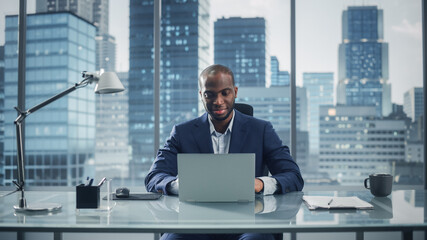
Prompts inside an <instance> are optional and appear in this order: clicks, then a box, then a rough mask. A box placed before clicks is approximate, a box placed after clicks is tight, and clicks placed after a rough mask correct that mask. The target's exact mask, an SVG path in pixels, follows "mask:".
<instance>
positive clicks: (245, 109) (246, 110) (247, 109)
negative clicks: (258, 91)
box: [234, 103, 254, 116]
mask: <svg viewBox="0 0 427 240" xmlns="http://www.w3.org/2000/svg"><path fill="white" fill-rule="evenodd" d="M234 108H235V109H237V111H239V112H241V113H243V114H246V115H249V116H253V115H254V108H253V107H252V106H251V105H249V104H246V103H234Z"/></svg>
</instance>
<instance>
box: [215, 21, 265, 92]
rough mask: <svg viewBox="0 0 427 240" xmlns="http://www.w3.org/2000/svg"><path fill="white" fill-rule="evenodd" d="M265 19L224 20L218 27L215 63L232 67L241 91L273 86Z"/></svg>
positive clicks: (219, 22)
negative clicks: (270, 82) (248, 88)
mask: <svg viewBox="0 0 427 240" xmlns="http://www.w3.org/2000/svg"><path fill="white" fill-rule="evenodd" d="M267 39H268V36H267V27H266V20H265V19H264V18H259V17H257V18H241V17H232V18H220V19H218V20H217V21H215V23H214V60H215V61H214V62H215V63H216V64H222V65H225V66H228V67H229V68H230V69H231V70H232V71H233V73H234V79H235V82H236V85H238V86H240V87H264V86H268V85H270V84H269V83H268V81H269V80H270V56H269V53H268V51H267V49H268V48H267V43H268V41H267Z"/></svg>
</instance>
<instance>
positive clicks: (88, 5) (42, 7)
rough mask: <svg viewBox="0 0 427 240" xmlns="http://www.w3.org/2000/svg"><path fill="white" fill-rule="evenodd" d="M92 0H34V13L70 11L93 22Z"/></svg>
mask: <svg viewBox="0 0 427 240" xmlns="http://www.w3.org/2000/svg"><path fill="white" fill-rule="evenodd" d="M93 3H94V0H36V13H45V12H72V13H74V14H76V15H77V16H79V17H81V18H84V19H86V20H87V21H89V22H93Z"/></svg>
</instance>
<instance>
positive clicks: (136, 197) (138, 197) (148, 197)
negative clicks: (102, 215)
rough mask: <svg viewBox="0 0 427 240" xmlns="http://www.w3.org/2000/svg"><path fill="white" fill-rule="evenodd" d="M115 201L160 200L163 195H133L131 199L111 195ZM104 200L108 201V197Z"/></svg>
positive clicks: (149, 193) (148, 193)
mask: <svg viewBox="0 0 427 240" xmlns="http://www.w3.org/2000/svg"><path fill="white" fill-rule="evenodd" d="M111 195H112V199H113V200H157V199H159V198H160V197H161V196H162V194H161V193H152V192H147V193H132V194H129V197H127V198H123V197H117V196H116V194H111ZM102 199H103V200H107V196H105V197H103V198H102Z"/></svg>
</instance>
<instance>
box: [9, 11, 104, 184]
mask: <svg viewBox="0 0 427 240" xmlns="http://www.w3.org/2000/svg"><path fill="white" fill-rule="evenodd" d="M95 33H96V29H95V26H93V25H92V24H91V23H89V22H87V21H86V20H84V19H82V18H80V17H77V16H75V15H73V14H71V13H47V14H32V15H28V16H27V44H26V84H25V88H26V89H25V92H26V96H25V100H26V101H25V105H26V108H30V107H32V106H35V105H37V104H39V103H41V102H43V101H45V100H46V99H48V98H50V97H52V96H53V95H55V94H57V93H59V92H62V91H64V90H65V89H67V88H69V87H71V86H72V85H74V84H75V83H76V82H79V81H81V80H82V78H81V72H82V71H84V70H87V71H89V72H93V71H94V70H95ZM17 81H18V16H6V41H5V83H4V87H5V96H4V98H5V104H4V114H5V135H4V143H5V146H4V151H3V154H4V157H5V165H4V170H3V171H4V174H5V178H4V179H5V183H4V184H5V185H11V184H12V183H11V181H12V180H13V179H16V176H14V174H13V171H14V169H15V166H16V135H15V126H14V124H13V122H14V120H15V118H16V116H17V113H16V111H15V110H14V107H15V106H17ZM94 144H95V94H94V93H93V88H92V87H87V88H82V89H78V90H77V91H75V92H73V93H71V94H69V95H67V96H65V97H63V98H61V99H59V100H57V101H55V102H53V103H51V104H50V105H48V106H46V107H44V108H43V109H41V110H39V111H38V112H37V113H34V114H33V115H31V116H29V117H28V118H27V119H26V120H25V164H26V176H25V178H26V185H45V186H49V185H68V186H73V185H76V184H77V183H79V182H80V181H81V180H82V178H83V176H84V175H85V166H87V165H88V164H90V162H91V159H93V156H94V149H95V146H94Z"/></svg>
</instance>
